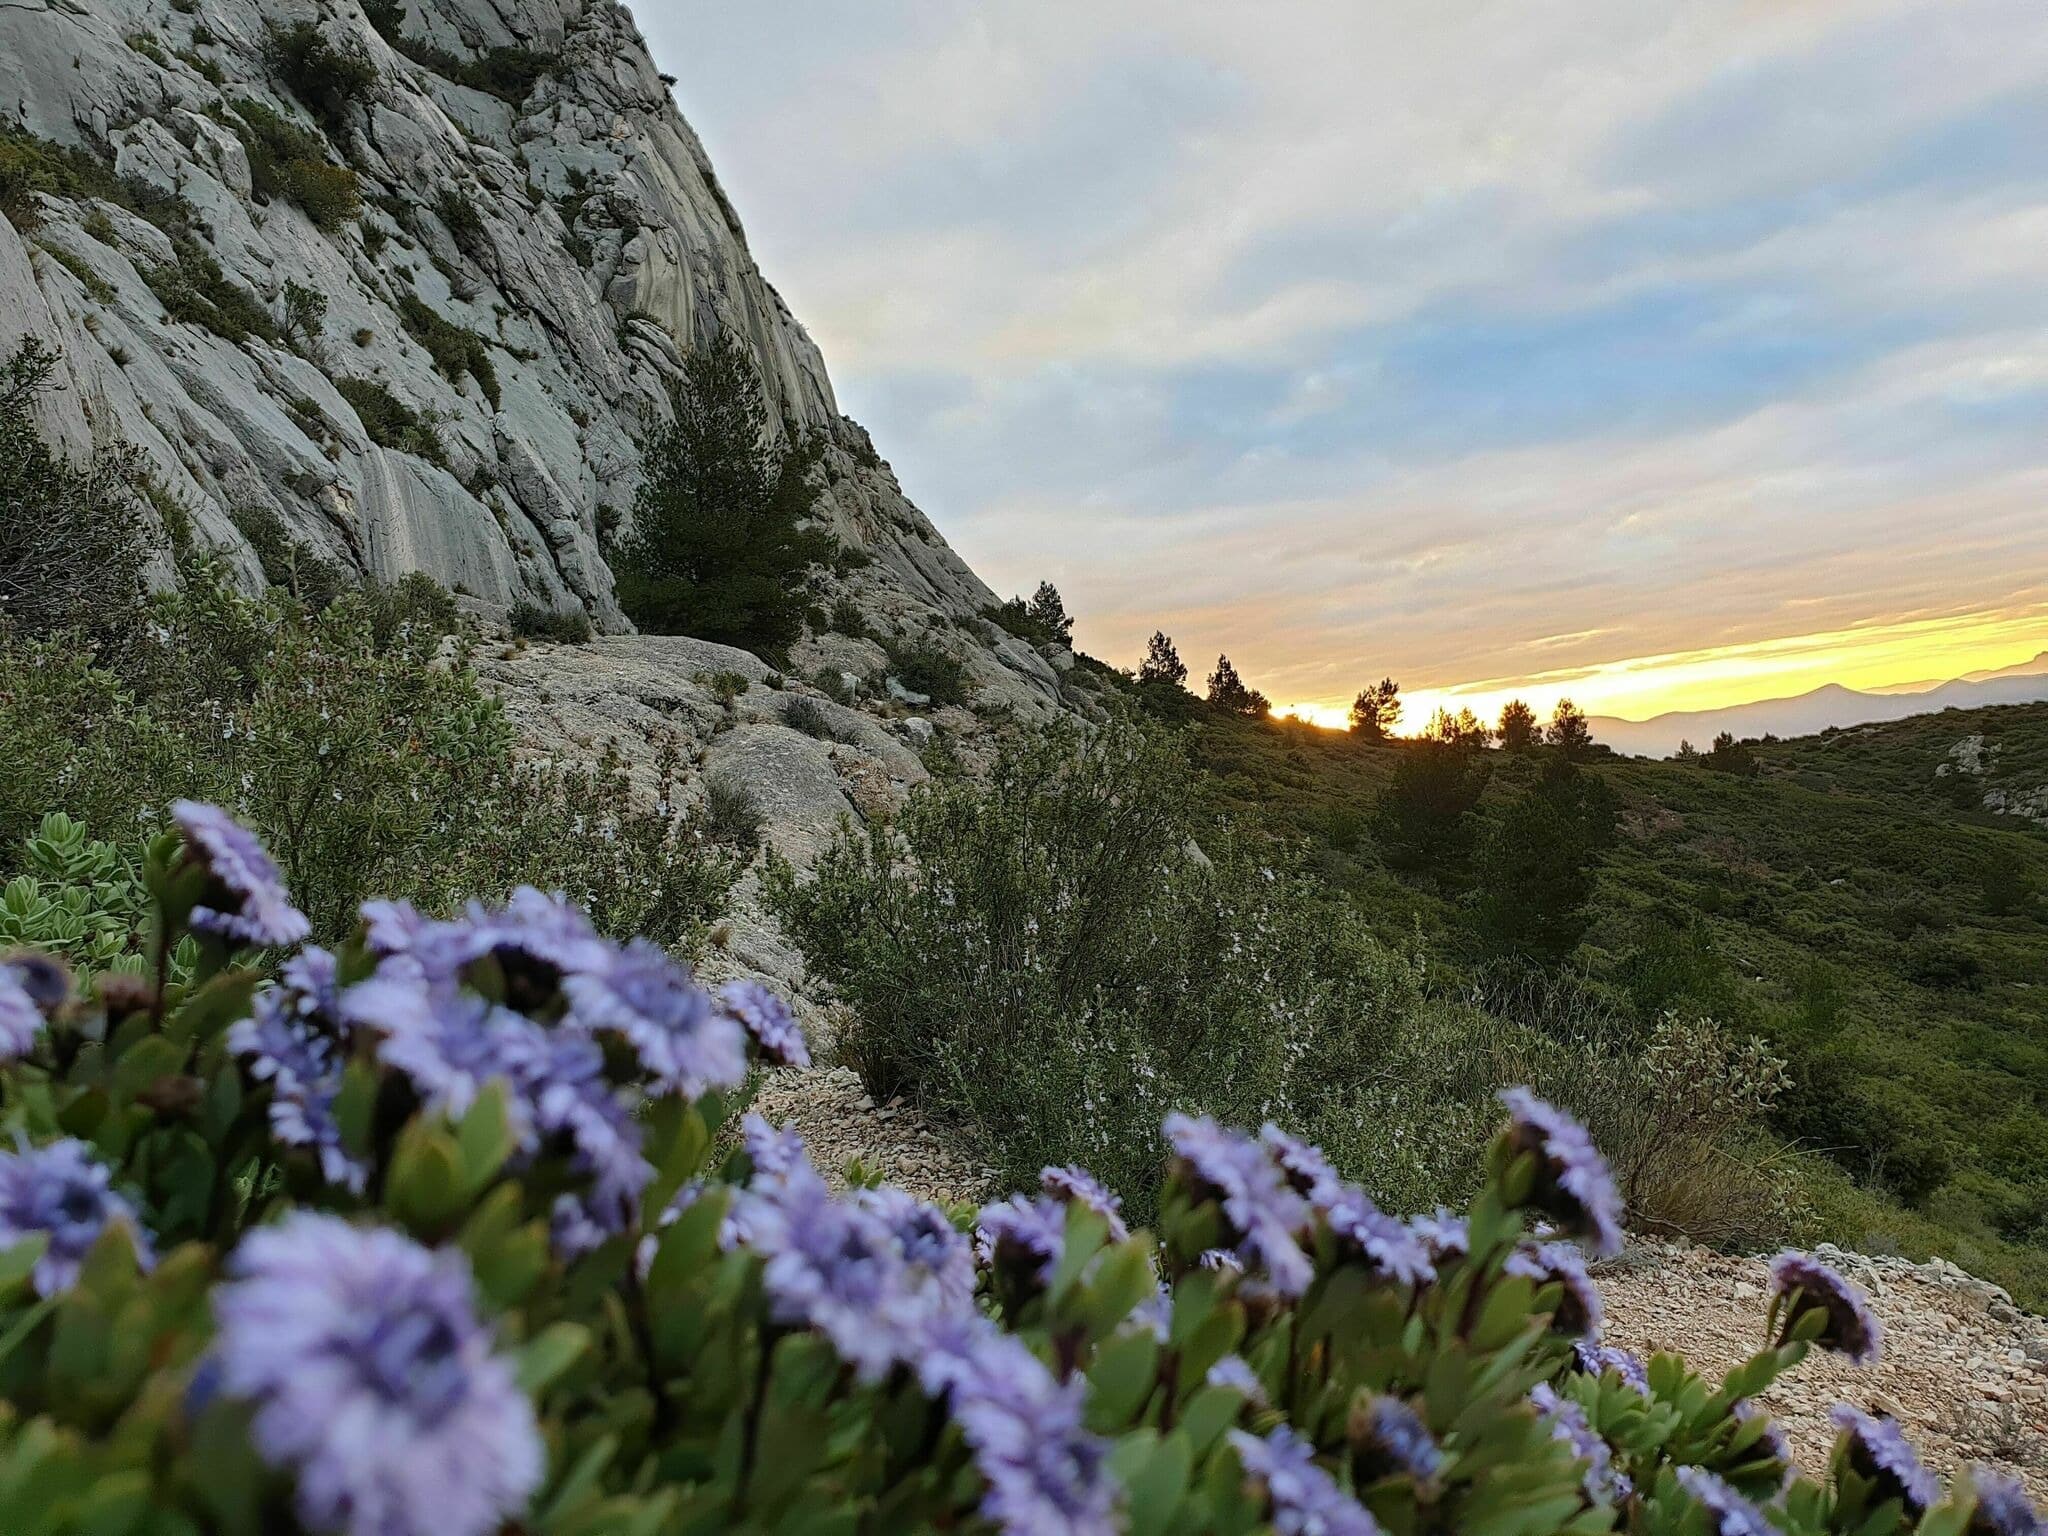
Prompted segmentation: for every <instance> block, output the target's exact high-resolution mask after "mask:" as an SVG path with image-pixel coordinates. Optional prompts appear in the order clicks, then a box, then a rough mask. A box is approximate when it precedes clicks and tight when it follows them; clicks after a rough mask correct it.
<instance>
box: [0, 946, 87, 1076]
mask: <svg viewBox="0 0 2048 1536" xmlns="http://www.w3.org/2000/svg"><path fill="white" fill-rule="evenodd" d="M70 995H71V975H70V973H69V972H68V971H66V970H65V969H64V965H63V962H62V961H60V960H58V959H57V958H56V957H55V956H53V955H46V954H42V953H41V952H39V951H36V950H20V951H17V952H16V953H14V954H11V955H9V956H8V957H7V958H6V959H4V960H0V1066H5V1065H6V1064H7V1063H8V1062H10V1061H19V1060H21V1058H22V1057H24V1056H26V1055H27V1054H28V1053H29V1052H30V1051H32V1050H34V1049H35V1046H36V1037H37V1036H38V1035H40V1034H41V1033H42V1032H43V1026H44V1025H45V1024H47V1023H48V1022H49V1021H50V1016H51V1015H52V1014H54V1013H55V1012H56V1011H57V1010H58V1009H59V1008H61V1007H63V1006H64V1002H65V999H66V998H68V997H69V996H70Z"/></svg>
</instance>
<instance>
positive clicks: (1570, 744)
mask: <svg viewBox="0 0 2048 1536" xmlns="http://www.w3.org/2000/svg"><path fill="white" fill-rule="evenodd" d="M1549 741H1550V744H1551V745H1552V746H1553V747H1556V748H1557V749H1558V751H1560V752H1562V753H1563V754H1564V755H1565V756H1566V757H1568V758H1572V759H1578V758H1581V757H1584V756H1586V754H1588V753H1589V752H1591V751H1592V750H1593V728H1592V727H1591V726H1590V725H1588V724H1587V723H1586V716H1585V714H1584V712H1583V711H1581V710H1580V708H1579V706H1578V705H1576V704H1574V703H1573V702H1572V701H1571V700H1570V699H1559V700H1558V701H1557V708H1556V709H1554V710H1552V711H1551V712H1550V733H1549Z"/></svg>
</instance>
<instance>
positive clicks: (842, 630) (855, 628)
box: [827, 594, 869, 640]
mask: <svg viewBox="0 0 2048 1536" xmlns="http://www.w3.org/2000/svg"><path fill="white" fill-rule="evenodd" d="M827 624H828V626H829V627H830V629H831V631H832V633H833V634H835V635H848V636H851V637H852V638H853V639H855V640H865V639H866V638H867V637H868V633H869V631H868V620H867V615H866V614H864V613H862V612H861V611H860V604H859V603H857V602H855V601H854V600H853V598H852V597H851V596H848V595H846V594H841V595H840V596H838V597H836V598H834V599H833V600H832V611H831V616H830V618H829V619H828V620H827Z"/></svg>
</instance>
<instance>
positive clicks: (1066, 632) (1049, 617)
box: [1025, 581, 1074, 646]
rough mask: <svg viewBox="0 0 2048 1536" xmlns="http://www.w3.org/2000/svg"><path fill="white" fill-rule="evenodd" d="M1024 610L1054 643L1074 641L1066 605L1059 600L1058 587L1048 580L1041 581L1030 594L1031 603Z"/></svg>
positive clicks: (1061, 643) (1072, 627) (1072, 622)
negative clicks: (1036, 588)
mask: <svg viewBox="0 0 2048 1536" xmlns="http://www.w3.org/2000/svg"><path fill="white" fill-rule="evenodd" d="M1025 612H1026V613H1028V614H1029V615H1030V616H1031V620H1032V622H1033V623H1035V624H1037V625H1038V626H1039V627H1041V628H1042V629H1044V631H1045V632H1046V633H1047V634H1048V635H1050V636H1051V637H1052V639H1053V641H1054V643H1055V644H1058V645H1069V646H1070V645H1072V644H1073V643H1074V621H1073V620H1072V619H1071V618H1069V617H1068V616H1067V605H1066V604H1065V603H1063V602H1061V601H1060V589H1059V588H1058V587H1056V586H1054V585H1053V584H1052V583H1051V582H1049V581H1041V582H1040V583H1039V584H1038V590H1037V591H1036V592H1034V593H1032V594H1031V603H1030V606H1029V607H1028V608H1026V609H1025Z"/></svg>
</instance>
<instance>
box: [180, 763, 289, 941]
mask: <svg viewBox="0 0 2048 1536" xmlns="http://www.w3.org/2000/svg"><path fill="white" fill-rule="evenodd" d="M171 818H172V820H174V821H176V822H177V824H178V830H179V831H180V832H182V833H184V835H185V857H186V858H187V860H189V861H191V862H194V863H197V864H198V865H200V866H201V867H203V868H204V869H205V871H206V885H205V887H204V889H202V890H201V891H200V893H199V901H198V903H197V905H195V906H194V907H193V908H192V916H191V923H192V927H193V928H194V929H195V930H196V931H197V932H199V933H202V934H206V935H209V936H211V937H213V938H216V939H221V940H224V941H226V942H227V943H229V944H232V945H244V944H245V945H248V946H250V947H252V948H258V949H263V948H283V947H285V946H287V945H292V944H297V943H298V942H299V941H300V940H302V939H304V938H305V937H306V935H307V934H308V933H311V932H312V931H313V925H312V924H311V923H309V922H308V921H307V920H306V914H305V913H303V912H301V911H300V910H299V909H298V908H297V907H295V906H293V905H292V902H291V896H290V894H289V893H288V892H286V890H285V888H284V877H283V876H282V875H280V874H279V873H278V872H277V866H276V865H275V864H274V863H272V862H271V859H270V855H269V854H268V853H265V852H264V851H263V844H262V843H261V842H259V841H258V840H257V838H256V834H255V833H253V832H251V831H250V830H249V829H248V828H247V827H244V826H242V825H241V824H240V823H239V822H237V821H236V820H235V819H234V818H233V817H231V816H230V815H228V813H227V812H226V811H223V810H222V809H220V807H218V806H214V805H201V804H200V803H199V802H198V801H196V800H176V801H173V802H172V803H171Z"/></svg>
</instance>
